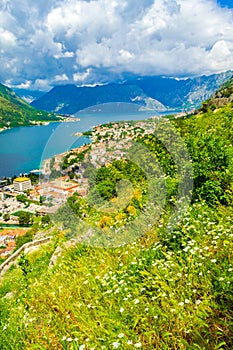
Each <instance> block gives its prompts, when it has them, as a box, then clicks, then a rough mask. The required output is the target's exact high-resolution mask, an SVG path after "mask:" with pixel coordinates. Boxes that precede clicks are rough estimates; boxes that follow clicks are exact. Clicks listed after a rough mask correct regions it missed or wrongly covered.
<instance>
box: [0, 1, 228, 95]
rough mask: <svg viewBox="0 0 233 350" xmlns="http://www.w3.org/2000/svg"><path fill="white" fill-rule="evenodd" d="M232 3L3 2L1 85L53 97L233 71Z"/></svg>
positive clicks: (0, 13)
mask: <svg viewBox="0 0 233 350" xmlns="http://www.w3.org/2000/svg"><path fill="white" fill-rule="evenodd" d="M231 3H233V2H232V0H229V1H223V0H222V1H216V0H49V1H48V0H37V1H31V0H1V2H0V82H1V83H3V84H5V85H7V86H10V87H20V88H26V89H31V90H43V91H48V90H49V89H50V88H51V87H53V86H54V85H58V84H68V83H74V84H76V85H79V86H82V85H92V84H97V83H98V84H104V83H106V82H110V81H119V80H123V79H125V78H126V77H129V76H133V75H138V76H140V75H167V76H177V77H187V76H193V75H203V74H206V75H209V74H213V73H218V72H222V71H227V70H231V69H232V70H233V8H232V7H233V4H231Z"/></svg>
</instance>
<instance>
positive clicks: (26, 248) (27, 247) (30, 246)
mask: <svg viewBox="0 0 233 350" xmlns="http://www.w3.org/2000/svg"><path fill="white" fill-rule="evenodd" d="M51 239H52V237H46V238H42V239H40V240H37V241H32V242H28V243H25V244H24V245H23V246H22V247H20V248H19V249H18V250H17V251H16V252H14V253H13V254H12V255H10V256H9V258H7V259H6V261H4V262H3V263H2V264H1V265H0V276H3V275H4V273H5V272H6V271H7V270H8V269H9V268H10V266H11V265H13V264H15V265H16V264H17V259H18V257H19V256H20V255H21V253H22V252H25V253H27V254H28V253H30V251H32V250H34V249H35V247H39V246H41V245H42V244H46V243H49V242H50V241H51Z"/></svg>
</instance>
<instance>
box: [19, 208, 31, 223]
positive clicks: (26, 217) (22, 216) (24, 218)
mask: <svg viewBox="0 0 233 350" xmlns="http://www.w3.org/2000/svg"><path fill="white" fill-rule="evenodd" d="M18 220H19V225H21V226H27V225H29V224H30V222H31V214H30V213H28V212H26V211H21V212H20V213H19V216H18Z"/></svg>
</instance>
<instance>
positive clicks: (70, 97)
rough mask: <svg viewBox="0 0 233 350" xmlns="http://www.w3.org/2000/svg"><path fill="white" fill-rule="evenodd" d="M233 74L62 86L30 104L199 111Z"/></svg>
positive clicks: (64, 109) (71, 109)
mask: <svg viewBox="0 0 233 350" xmlns="http://www.w3.org/2000/svg"><path fill="white" fill-rule="evenodd" d="M232 75H233V72H232V71H228V72H224V73H220V74H213V75H210V76H201V77H196V78H188V79H177V78H172V77H162V76H155V77H136V78H134V79H130V80H127V81H125V82H123V83H112V84H106V85H102V86H99V85H97V86H94V87H77V86H76V85H59V86H56V87H54V88H53V89H52V90H50V91H49V92H48V93H46V94H45V95H43V96H41V97H40V98H38V99H37V100H35V101H33V102H32V103H31V105H32V106H34V107H36V108H38V109H41V110H46V111H51V112H56V113H61V114H74V113H76V112H78V111H80V110H82V109H85V108H88V107H91V106H95V105H98V104H103V103H110V102H126V103H135V104H137V105H139V107H143V108H146V109H152V110H155V111H164V110H166V109H175V110H180V109H191V108H197V107H199V106H200V105H201V103H202V102H203V101H204V100H206V99H207V98H209V97H210V96H211V95H212V94H213V93H214V92H215V91H216V90H217V89H218V87H219V86H220V85H221V84H222V83H224V82H225V81H226V80H227V79H229V78H230V77H231V76H232Z"/></svg>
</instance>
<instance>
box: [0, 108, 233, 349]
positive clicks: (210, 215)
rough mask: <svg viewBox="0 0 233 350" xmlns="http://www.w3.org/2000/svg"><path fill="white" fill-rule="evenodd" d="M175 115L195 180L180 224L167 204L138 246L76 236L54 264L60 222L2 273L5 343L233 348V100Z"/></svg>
mask: <svg viewBox="0 0 233 350" xmlns="http://www.w3.org/2000/svg"><path fill="white" fill-rule="evenodd" d="M174 123H175V125H176V127H177V128H178V129H179V131H180V133H181V135H182V137H183V138H184V140H185V142H186V144H187V147H188V149H189V152H190V156H191V158H192V160H193V168H194V185H195V189H194V194H193V201H192V203H191V204H190V206H189V209H188V210H187V213H186V214H185V216H184V217H182V218H180V220H179V221H178V223H177V227H176V228H175V230H173V232H171V233H168V232H167V230H166V224H167V221H168V216H169V210H167V211H165V212H164V213H163V214H162V216H161V217H160V219H159V220H158V223H157V224H156V225H155V227H151V228H150V229H149V230H148V232H147V233H146V234H145V235H144V236H143V237H141V238H139V239H138V240H137V241H135V242H133V243H132V244H129V245H126V246H123V247H119V248H116V249H100V248H99V249H97V248H92V247H88V246H85V245H81V244H80V245H77V246H75V247H70V248H67V249H65V250H64V251H63V254H62V256H61V257H60V258H59V259H58V261H57V263H56V264H55V266H54V267H52V268H50V269H48V264H49V261H50V258H51V256H52V254H53V252H54V250H55V249H56V247H57V246H58V245H59V244H62V242H63V241H64V240H65V232H61V231H57V230H54V240H53V242H52V243H51V244H50V245H48V246H46V247H43V248H41V249H40V250H38V251H36V252H34V253H32V254H30V255H28V256H22V257H21V260H20V265H19V267H18V268H16V267H15V268H12V269H11V270H10V271H8V273H7V274H6V275H5V276H4V278H3V279H2V281H1V284H0V349H2V350H9V349H12V350H16V349H27V350H28V349H43V350H44V349H67V350H68V349H69V350H73V349H80V350H81V349H89V350H90V349H117V348H119V349H135V348H141V349H145V350H149V349H158V350H161V349H164V350H165V349H192V350H194V349H203V350H204V349H205V350H217V349H222V350H223V349H224V350H225V349H232V348H233V307H232V305H233V293H232V282H233V275H232V271H233V260H232V255H233V253H232V252H233V230H232V222H233V207H232V203H233V194H232V191H233V181H232V179H233V163H232V155H233V153H232V134H233V133H232V124H233V123H232V104H230V105H227V106H224V107H221V108H220V109H218V110H215V112H213V111H211V110H208V111H207V112H205V113H204V114H200V115H198V116H193V117H191V118H188V119H183V120H178V121H174ZM146 142H148V138H147V139H146ZM152 146H153V144H152ZM152 148H153V147H152Z"/></svg>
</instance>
